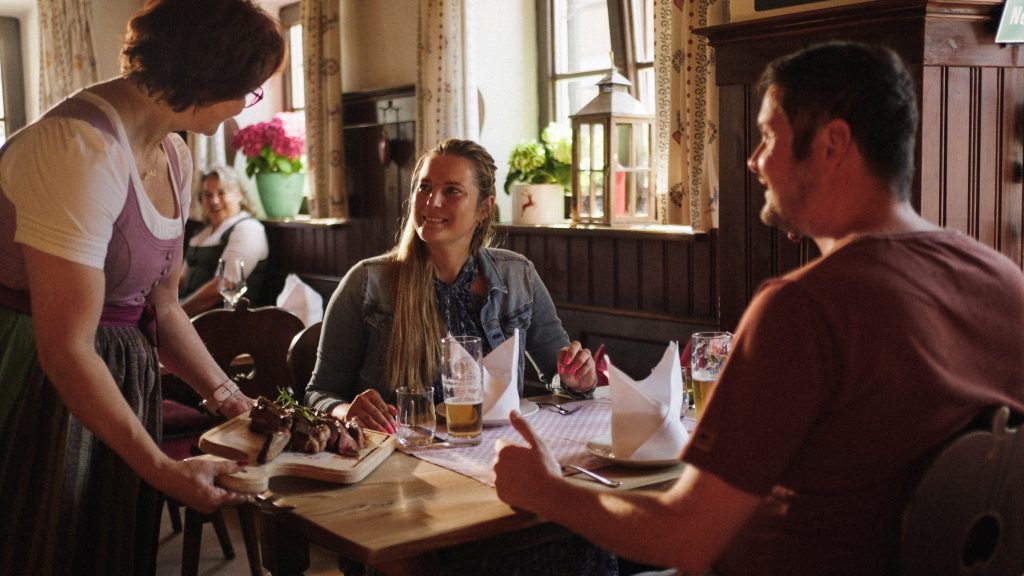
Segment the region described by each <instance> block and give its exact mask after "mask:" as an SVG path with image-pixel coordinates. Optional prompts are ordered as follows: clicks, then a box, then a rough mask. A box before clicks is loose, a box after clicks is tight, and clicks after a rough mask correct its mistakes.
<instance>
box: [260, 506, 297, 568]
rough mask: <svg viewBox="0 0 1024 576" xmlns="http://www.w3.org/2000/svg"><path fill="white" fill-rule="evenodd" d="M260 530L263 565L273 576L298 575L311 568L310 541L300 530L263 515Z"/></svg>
mask: <svg viewBox="0 0 1024 576" xmlns="http://www.w3.org/2000/svg"><path fill="white" fill-rule="evenodd" d="M262 520H263V523H262V526H261V528H262V530H260V542H261V552H262V553H263V567H264V568H265V569H267V570H269V571H270V573H271V574H273V576H296V575H299V574H303V573H304V572H305V571H306V570H308V569H309V542H307V541H306V538H305V537H304V536H303V535H302V534H300V533H299V532H298V531H296V530H294V529H292V528H291V527H289V526H287V525H285V524H284V523H283V522H280V521H278V519H277V518H275V517H274V516H271V515H263V518H262Z"/></svg>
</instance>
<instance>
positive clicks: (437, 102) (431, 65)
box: [416, 0, 480, 152]
mask: <svg viewBox="0 0 1024 576" xmlns="http://www.w3.org/2000/svg"><path fill="white" fill-rule="evenodd" d="M468 4H469V2H467V1H466V0H420V5H419V33H418V37H419V42H418V43H417V45H418V54H417V58H416V64H417V66H416V68H417V79H416V92H417V94H416V149H417V150H418V151H420V152H422V151H423V150H426V149H428V148H430V147H432V146H433V145H434V144H435V143H436V142H438V141H440V140H444V139H445V138H468V139H470V140H479V138H480V117H479V102H478V100H477V87H476V83H475V82H474V79H473V74H472V70H473V66H472V62H471V61H470V50H469V49H468V31H469V30H470V29H471V28H472V24H471V17H470V9H469V6H468Z"/></svg>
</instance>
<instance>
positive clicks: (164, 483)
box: [153, 458, 247, 514]
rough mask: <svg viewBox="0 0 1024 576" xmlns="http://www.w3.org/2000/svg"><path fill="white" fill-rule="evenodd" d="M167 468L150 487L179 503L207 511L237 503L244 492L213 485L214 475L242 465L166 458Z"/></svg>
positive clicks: (230, 470) (238, 468) (237, 470)
mask: <svg viewBox="0 0 1024 576" xmlns="http://www.w3.org/2000/svg"><path fill="white" fill-rule="evenodd" d="M168 462H169V464H168V466H167V469H165V470H163V471H162V472H161V473H160V474H159V475H158V478H156V479H155V480H156V482H154V483H153V486H154V487H156V488H157V489H158V490H160V491H161V492H163V493H165V494H167V495H168V496H170V497H172V498H174V499H175V500H177V501H179V502H181V503H182V504H184V505H186V506H188V507H189V508H193V509H195V510H198V511H199V512H202V513H204V514H209V513H211V512H213V511H214V510H216V509H217V508H218V507H219V506H221V505H222V504H241V503H242V502H245V501H246V499H247V495H246V494H241V493H239V492H232V491H230V490H226V489H224V488H221V487H220V486H217V485H216V484H214V482H215V481H216V479H217V477H218V476H221V475H223V474H234V473H236V472H241V471H243V470H245V468H244V466H243V465H242V464H239V463H237V462H231V461H230V460H206V459H199V458H189V459H187V460H172V459H170V458H168Z"/></svg>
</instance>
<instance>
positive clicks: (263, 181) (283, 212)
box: [256, 172, 306, 218]
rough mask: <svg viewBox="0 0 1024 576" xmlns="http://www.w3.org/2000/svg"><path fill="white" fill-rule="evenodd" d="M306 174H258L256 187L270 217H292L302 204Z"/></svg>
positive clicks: (264, 209) (264, 208)
mask: <svg viewBox="0 0 1024 576" xmlns="http://www.w3.org/2000/svg"><path fill="white" fill-rule="evenodd" d="M305 181H306V175H305V174H302V173H292V174H282V173H281V172H261V173H259V174H257V175H256V188H257V189H258V190H259V192H260V202H262V203H263V211H264V212H266V213H267V217H268V218H292V217H294V216H295V215H296V214H298V213H299V207H301V206H302V188H303V184H304V183H305Z"/></svg>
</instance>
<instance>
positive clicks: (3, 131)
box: [0, 51, 7, 146]
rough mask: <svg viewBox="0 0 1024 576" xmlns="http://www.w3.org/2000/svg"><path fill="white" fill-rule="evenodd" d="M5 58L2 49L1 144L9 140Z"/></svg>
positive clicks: (0, 78) (0, 93)
mask: <svg viewBox="0 0 1024 576" xmlns="http://www.w3.org/2000/svg"><path fill="white" fill-rule="evenodd" d="M3 80H4V58H3V52H2V51H0V146H2V145H3V143H4V142H6V141H7V112H6V111H5V110H4V82H3Z"/></svg>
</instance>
